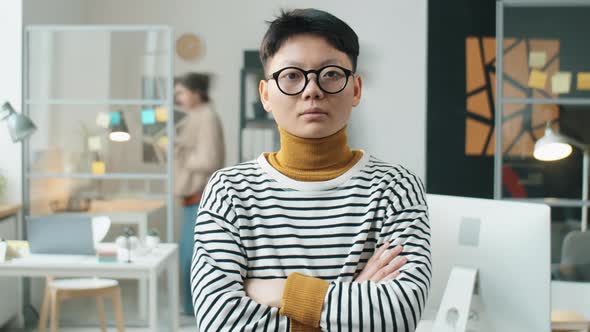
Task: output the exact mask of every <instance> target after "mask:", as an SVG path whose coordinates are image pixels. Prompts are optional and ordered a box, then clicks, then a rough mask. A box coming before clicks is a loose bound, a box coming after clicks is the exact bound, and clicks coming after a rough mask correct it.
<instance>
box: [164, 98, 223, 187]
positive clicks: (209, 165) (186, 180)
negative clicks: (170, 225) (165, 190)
mask: <svg viewBox="0 0 590 332" xmlns="http://www.w3.org/2000/svg"><path fill="white" fill-rule="evenodd" d="M174 158H175V159H174V194H175V195H176V196H181V197H185V196H190V195H192V194H195V193H198V192H202V191H203V189H204V188H205V185H206V184H207V181H208V180H209V177H210V176H211V174H213V172H215V171H216V170H218V169H220V168H222V167H223V166H224V163H225V144H224V141H223V129H222V127H221V122H220V121H219V118H218V116H217V114H216V113H215V112H214V111H213V110H212V109H211V108H210V107H209V105H206V104H205V105H202V106H199V108H197V109H195V110H193V111H190V112H186V116H185V117H184V118H183V119H182V120H181V121H180V123H178V125H177V126H176V138H175V140H174Z"/></svg>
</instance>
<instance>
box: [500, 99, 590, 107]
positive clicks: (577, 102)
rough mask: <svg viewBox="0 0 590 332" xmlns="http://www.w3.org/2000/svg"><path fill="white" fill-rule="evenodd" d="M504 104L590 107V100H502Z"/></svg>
mask: <svg viewBox="0 0 590 332" xmlns="http://www.w3.org/2000/svg"><path fill="white" fill-rule="evenodd" d="M502 104H527V105H553V104H557V105H579V106H590V98H543V99H535V98H502Z"/></svg>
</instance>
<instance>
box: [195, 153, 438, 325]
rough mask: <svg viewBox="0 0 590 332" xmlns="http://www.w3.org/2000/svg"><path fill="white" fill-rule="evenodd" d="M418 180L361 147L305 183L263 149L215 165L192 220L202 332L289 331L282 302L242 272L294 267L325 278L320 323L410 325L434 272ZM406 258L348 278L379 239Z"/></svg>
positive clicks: (280, 273)
mask: <svg viewBox="0 0 590 332" xmlns="http://www.w3.org/2000/svg"><path fill="white" fill-rule="evenodd" d="M424 192H425V191H424V187H423V184H422V182H421V181H420V180H419V178H418V177H417V176H415V175H414V174H412V173H411V172H410V171H408V170H407V169H405V168H404V167H402V166H399V165H391V164H388V163H385V162H383V161H380V160H378V159H376V158H374V157H372V156H370V155H368V154H367V153H365V154H364V155H363V157H362V158H361V160H360V161H359V162H358V163H357V164H356V165H355V166H354V167H352V168H351V169H349V170H348V171H347V172H346V173H344V174H343V175H341V176H339V177H337V178H335V179H332V180H328V181H321V182H301V181H296V180H293V179H290V178H288V177H286V176H285V175H283V174H281V173H279V172H278V171H277V170H275V169H274V168H273V167H272V166H271V165H270V164H269V163H268V161H267V160H266V158H265V157H264V155H261V156H260V157H259V158H258V159H257V160H254V161H250V162H245V163H242V164H239V165H236V166H233V167H229V168H225V169H222V170H219V171H217V172H216V173H214V174H213V176H212V177H211V178H210V180H209V183H208V184H207V187H206V189H205V192H204V194H203V200H202V201H201V206H200V210H199V213H198V216H197V221H196V225H195V237H194V239H195V249H194V254H193V263H192V269H191V271H192V273H191V274H192V278H191V284H192V296H193V302H194V307H195V316H196V321H197V327H198V330H199V331H241V330H244V331H289V328H290V319H289V318H288V317H286V316H281V315H280V314H279V309H278V308H274V307H268V306H265V305H262V304H259V303H256V302H254V301H253V300H252V299H250V298H248V297H247V296H246V293H245V291H244V281H245V280H246V279H248V278H260V279H273V278H287V277H288V276H289V274H290V273H293V272H299V273H303V274H305V275H309V276H313V277H317V278H321V279H324V280H326V281H329V282H330V286H329V288H328V291H327V293H326V296H325V299H324V305H323V307H322V313H321V320H320V327H321V329H322V330H326V331H361V330H365V331H413V330H415V328H416V326H417V324H418V321H419V320H420V316H421V313H422V310H423V309H424V306H425V303H426V300H427V297H428V292H429V287H430V279H431V273H432V272H431V271H432V270H431V260H430V226H429V221H428V209H427V205H426V201H425V196H424V195H425V194H424ZM385 241H390V242H391V245H390V246H391V247H393V246H394V245H398V244H400V245H403V246H404V251H403V253H402V255H403V256H405V257H407V258H408V263H407V264H405V265H404V266H403V267H402V271H401V274H400V275H399V276H398V277H397V278H396V279H394V280H392V281H390V282H387V283H375V282H371V281H365V282H363V283H356V282H354V278H355V276H356V275H358V273H360V271H362V269H363V267H364V266H365V265H366V263H367V261H368V260H369V258H370V257H371V256H372V255H373V253H374V252H375V251H376V250H377V249H378V248H379V247H380V246H381V245H382V244H383V243H384V242H385Z"/></svg>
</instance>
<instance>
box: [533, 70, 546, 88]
mask: <svg viewBox="0 0 590 332" xmlns="http://www.w3.org/2000/svg"><path fill="white" fill-rule="evenodd" d="M546 83H547V73H546V72H544V71H540V70H532V71H531V75H530V76H529V87H531V88H535V89H541V90H542V89H545V84H546Z"/></svg>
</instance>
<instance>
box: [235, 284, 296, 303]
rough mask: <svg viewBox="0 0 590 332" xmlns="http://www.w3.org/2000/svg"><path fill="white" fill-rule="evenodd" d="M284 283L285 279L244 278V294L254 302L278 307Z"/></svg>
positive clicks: (281, 298) (281, 299)
mask: <svg viewBox="0 0 590 332" xmlns="http://www.w3.org/2000/svg"><path fill="white" fill-rule="evenodd" d="M286 283H287V279H269V280H260V279H246V281H245V282H244V290H245V291H246V295H247V296H248V297H249V298H251V299H252V300H254V301H255V302H256V303H260V304H264V305H267V306H270V307H276V308H280V307H281V306H282V301H283V290H284V289H285V284H286Z"/></svg>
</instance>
